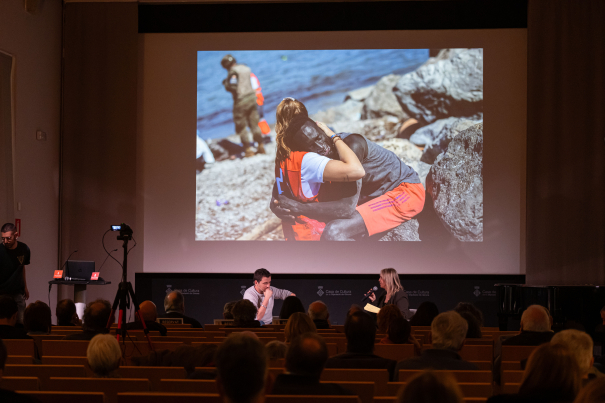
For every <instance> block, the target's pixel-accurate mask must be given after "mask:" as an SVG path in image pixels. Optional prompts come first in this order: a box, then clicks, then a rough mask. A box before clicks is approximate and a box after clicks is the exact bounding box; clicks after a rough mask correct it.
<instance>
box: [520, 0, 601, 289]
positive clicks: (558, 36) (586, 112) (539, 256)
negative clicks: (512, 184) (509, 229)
mask: <svg viewBox="0 0 605 403" xmlns="http://www.w3.org/2000/svg"><path fill="white" fill-rule="evenodd" d="M528 7H529V9H528V77H527V81H528V130H527V283H528V284H534V285H537V284H546V285H554V284H565V285H572V284H604V283H605V259H604V249H605V174H604V172H605V152H604V148H605V117H604V115H605V113H604V112H605V102H604V101H605V78H604V77H605V1H602V0H582V1H578V0H556V1H555V0H530V1H529V4H528Z"/></svg>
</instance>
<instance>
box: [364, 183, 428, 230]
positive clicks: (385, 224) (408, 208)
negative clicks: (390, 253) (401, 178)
mask: <svg viewBox="0 0 605 403" xmlns="http://www.w3.org/2000/svg"><path fill="white" fill-rule="evenodd" d="M425 195H426V193H425V190H424V186H422V183H406V182H403V183H401V184H400V185H399V186H397V187H396V188H395V189H393V190H391V191H390V192H386V193H385V194H383V195H382V196H380V197H377V198H375V199H372V200H370V201H369V202H366V203H364V204H362V205H361V206H357V211H358V212H359V214H361V218H363V222H364V223H365V225H366V228H367V230H368V233H369V234H370V236H372V235H374V234H378V233H380V232H384V231H388V230H390V229H393V228H395V227H397V226H398V225H400V224H402V223H404V222H406V221H408V220H410V219H412V218H413V217H414V216H415V215H417V214H418V213H420V212H421V211H422V209H423V208H424V198H425Z"/></svg>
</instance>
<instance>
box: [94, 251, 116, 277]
mask: <svg viewBox="0 0 605 403" xmlns="http://www.w3.org/2000/svg"><path fill="white" fill-rule="evenodd" d="M117 250H118V248H116V249H114V250H112V251H111V252H109V253H108V254H107V257H106V258H105V260H103V263H101V267H99V270H97V271H98V272H100V271H101V268H102V267H103V265H104V264H105V262H106V261H107V259H109V256H111V254H112V253H113V252H115V251H117Z"/></svg>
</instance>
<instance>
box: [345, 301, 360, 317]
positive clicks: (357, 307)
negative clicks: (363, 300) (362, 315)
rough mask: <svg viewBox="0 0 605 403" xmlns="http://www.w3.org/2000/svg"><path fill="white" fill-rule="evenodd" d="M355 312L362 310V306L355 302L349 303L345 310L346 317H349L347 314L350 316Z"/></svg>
mask: <svg viewBox="0 0 605 403" xmlns="http://www.w3.org/2000/svg"><path fill="white" fill-rule="evenodd" d="M355 312H363V308H362V307H360V306H359V305H357V304H353V305H351V307H350V308H349V310H348V311H347V319H348V318H349V316H351V315H352V314H354V313H355Z"/></svg>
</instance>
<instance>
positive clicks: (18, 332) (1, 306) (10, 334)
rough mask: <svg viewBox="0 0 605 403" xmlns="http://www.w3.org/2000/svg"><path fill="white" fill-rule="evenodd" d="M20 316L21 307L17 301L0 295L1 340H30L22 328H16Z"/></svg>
mask: <svg viewBox="0 0 605 403" xmlns="http://www.w3.org/2000/svg"><path fill="white" fill-rule="evenodd" d="M18 315H19V306H18V305H17V303H16V302H15V299H14V298H12V297H10V296H8V295H0V339H30V338H31V337H30V336H28V335H27V331H26V330H25V329H24V328H22V327H15V325H16V324H17V317H18Z"/></svg>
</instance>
